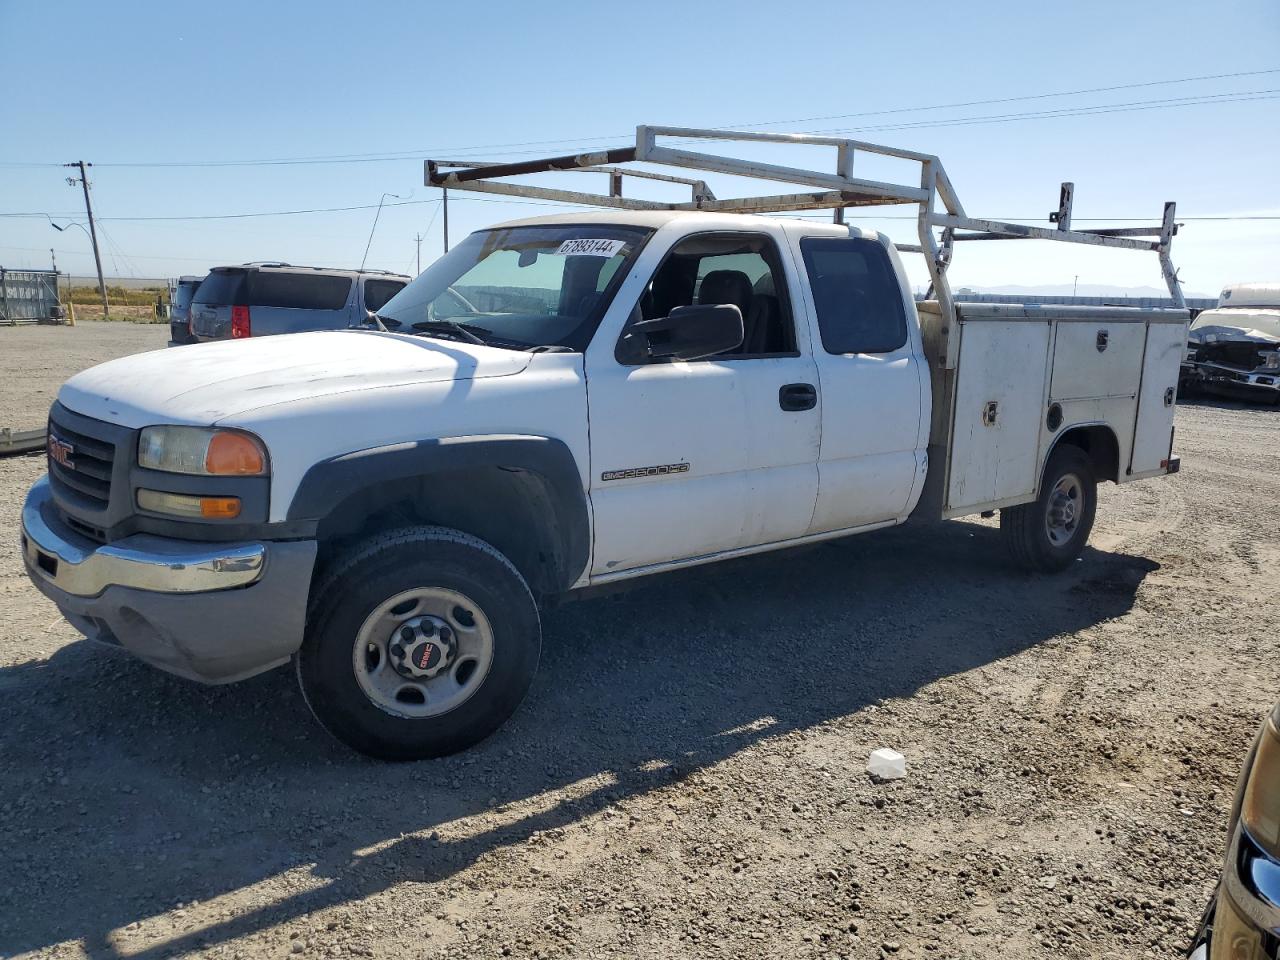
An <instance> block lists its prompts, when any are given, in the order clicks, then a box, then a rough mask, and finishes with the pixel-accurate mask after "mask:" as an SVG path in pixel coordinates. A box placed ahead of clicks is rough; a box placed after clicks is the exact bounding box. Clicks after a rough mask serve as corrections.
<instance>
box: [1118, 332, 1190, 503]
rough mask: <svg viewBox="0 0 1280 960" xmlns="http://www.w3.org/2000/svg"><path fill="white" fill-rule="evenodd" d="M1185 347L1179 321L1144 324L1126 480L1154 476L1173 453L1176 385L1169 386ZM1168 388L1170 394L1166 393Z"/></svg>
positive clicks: (1185, 335) (1160, 470)
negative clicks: (1141, 355) (1135, 412)
mask: <svg viewBox="0 0 1280 960" xmlns="http://www.w3.org/2000/svg"><path fill="white" fill-rule="evenodd" d="M1186 348H1187V330H1186V327H1185V326H1184V325H1183V324H1180V323H1152V324H1148V326H1147V349H1146V355H1145V356H1144V357H1143V361H1142V386H1141V388H1140V389H1139V392H1138V417H1137V422H1136V424H1135V425H1134V432H1133V444H1132V449H1131V453H1130V457H1129V467H1128V472H1127V474H1126V479H1128V480H1136V479H1138V478H1140V477H1149V476H1156V475H1159V474H1161V473H1164V468H1165V466H1166V465H1167V464H1168V462H1169V458H1170V457H1171V456H1172V455H1173V415H1174V410H1175V409H1176V407H1177V404H1176V403H1175V402H1174V401H1176V399H1177V392H1178V390H1177V386H1176V384H1175V385H1174V386H1172V387H1171V386H1170V384H1169V375H1170V371H1176V370H1177V369H1178V367H1179V365H1180V364H1181V362H1182V354H1183V353H1184V351H1185V350H1186ZM1170 390H1172V393H1170Z"/></svg>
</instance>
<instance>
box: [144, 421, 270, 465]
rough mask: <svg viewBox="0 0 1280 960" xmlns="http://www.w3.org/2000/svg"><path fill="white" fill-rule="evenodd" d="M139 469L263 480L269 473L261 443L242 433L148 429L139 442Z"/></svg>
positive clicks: (206, 428) (163, 428)
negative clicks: (260, 478) (261, 478)
mask: <svg viewBox="0 0 1280 960" xmlns="http://www.w3.org/2000/svg"><path fill="white" fill-rule="evenodd" d="M138 466H140V467H146V468H147V469H149V470H164V471H166V472H168V473H192V474H197V475H200V476H213V477H260V476H263V475H265V474H266V472H267V451H266V448H265V447H264V446H263V445H262V441H261V440H259V439H258V438H257V437H255V436H253V435H252V434H248V433H243V432H241V431H239V430H221V429H216V428H213V427H147V428H146V429H144V430H143V431H142V436H141V438H140V439H139V440H138Z"/></svg>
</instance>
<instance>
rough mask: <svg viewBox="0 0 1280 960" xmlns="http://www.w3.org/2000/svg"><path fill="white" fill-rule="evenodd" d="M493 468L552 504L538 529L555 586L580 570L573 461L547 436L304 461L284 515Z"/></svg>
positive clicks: (580, 515)
mask: <svg viewBox="0 0 1280 960" xmlns="http://www.w3.org/2000/svg"><path fill="white" fill-rule="evenodd" d="M485 467H493V468H498V469H501V470H507V471H512V472H515V473H528V474H533V475H535V476H536V477H537V478H538V479H540V480H541V481H542V488H543V490H544V492H545V495H546V497H547V499H548V500H549V502H550V505H551V511H552V513H553V516H550V517H547V518H545V521H544V522H545V527H544V528H543V529H542V530H541V531H540V532H541V533H542V534H543V535H545V536H547V537H548V538H549V541H550V543H551V544H552V546H553V547H554V553H555V556H556V570H555V579H556V580H557V581H558V582H557V586H558V587H559V589H561V590H565V589H568V588H569V587H570V586H572V585H573V584H574V583H575V582H576V581H577V580H578V578H579V577H580V576H581V575H582V573H583V572H584V571H585V570H586V569H587V564H588V562H589V560H590V552H591V520H590V511H589V509H588V506H587V495H586V491H585V489H584V488H583V484H582V476H581V474H580V472H579V470H578V463H577V460H575V459H574V456H573V453H572V452H571V451H570V450H569V447H568V445H566V444H565V442H564V441H563V440H558V439H556V438H554V437H544V436H528V435H520V434H498V435H492V434H491V435H482V436H464V437H442V438H438V439H428V440H415V441H407V442H403V443H394V444H388V445H386V446H380V447H369V448H366V449H363V450H353V451H351V452H350V453H344V454H341V455H339V456H336V457H331V458H330V459H328V460H322V461H320V462H319V463H316V464H314V465H313V466H311V467H310V468H309V469H308V470H307V472H306V473H305V474H304V475H303V477H302V480H301V481H300V482H299V484H298V488H297V490H296V491H295V492H294V495H293V500H292V502H291V503H290V504H289V510H288V514H287V519H288V520H290V521H293V520H306V521H315V522H319V521H321V520H323V519H324V518H325V517H327V516H329V515H330V514H331V513H332V511H334V510H335V509H336V508H337V507H338V506H339V505H341V504H342V503H343V502H344V501H346V500H347V499H348V498H350V497H352V496H354V495H355V494H358V493H360V492H361V491H363V490H368V489H372V488H376V487H378V486H380V485H383V484H386V483H388V482H393V481H399V480H418V479H426V478H429V477H431V476H433V475H436V474H442V473H449V472H455V471H465V470H475V469H480V468H485Z"/></svg>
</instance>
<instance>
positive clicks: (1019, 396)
mask: <svg viewBox="0 0 1280 960" xmlns="http://www.w3.org/2000/svg"><path fill="white" fill-rule="evenodd" d="M1052 334H1053V330H1052V328H1051V327H1050V326H1049V325H1048V324H1047V323H1009V322H1006V321H1001V320H977V321H972V322H968V323H965V324H963V325H962V327H961V341H960V364H959V368H958V369H959V370H960V377H959V383H958V385H957V388H956V413H955V425H954V427H953V430H952V451H951V475H950V483H949V485H948V489H947V505H948V507H949V508H953V509H954V508H961V507H964V506H966V505H975V504H976V505H981V504H985V503H998V502H1000V501H1002V500H1008V499H1010V498H1012V497H1020V496H1026V495H1027V494H1028V493H1029V492H1030V491H1033V490H1035V489H1036V484H1037V482H1038V478H1039V474H1040V466H1041V461H1040V430H1041V424H1042V422H1043V420H1044V409H1045V404H1044V396H1045V389H1046V384H1045V380H1046V377H1047V374H1048V369H1049V366H1048V359H1049V348H1050V343H1051V340H1052ZM991 403H994V404H996V408H995V411H994V417H991V415H990V414H989V413H988V410H987V405H988V404H991ZM939 466H941V465H939Z"/></svg>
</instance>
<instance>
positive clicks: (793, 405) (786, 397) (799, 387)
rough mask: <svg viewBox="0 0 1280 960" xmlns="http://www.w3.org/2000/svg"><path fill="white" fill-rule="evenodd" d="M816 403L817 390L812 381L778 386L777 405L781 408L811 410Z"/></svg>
mask: <svg viewBox="0 0 1280 960" xmlns="http://www.w3.org/2000/svg"><path fill="white" fill-rule="evenodd" d="M817 405H818V390H817V388H816V387H814V385H813V384H812V383H788V384H786V385H785V386H782V387H779V388H778V406H780V407H781V408H782V409H783V410H789V411H794V410H812V409H813V408H814V407H816V406H817Z"/></svg>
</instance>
